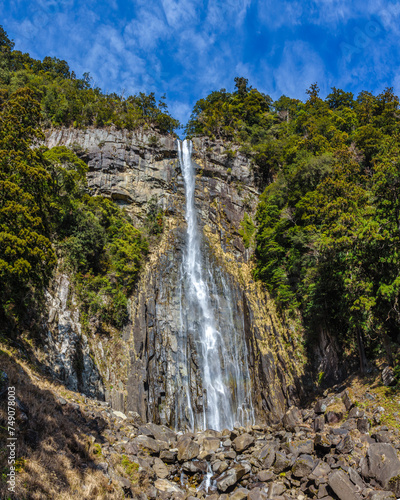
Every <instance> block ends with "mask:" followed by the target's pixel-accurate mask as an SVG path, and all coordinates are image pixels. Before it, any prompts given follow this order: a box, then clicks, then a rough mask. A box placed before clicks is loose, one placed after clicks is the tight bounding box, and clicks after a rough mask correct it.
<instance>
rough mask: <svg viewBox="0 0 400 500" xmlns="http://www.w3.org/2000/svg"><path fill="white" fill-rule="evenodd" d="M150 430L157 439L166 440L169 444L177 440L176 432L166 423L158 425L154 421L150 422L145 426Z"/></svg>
mask: <svg viewBox="0 0 400 500" xmlns="http://www.w3.org/2000/svg"><path fill="white" fill-rule="evenodd" d="M143 427H145V428H146V429H148V431H149V432H150V435H151V436H152V437H154V439H156V440H157V441H165V442H167V443H168V444H169V445H172V444H174V443H175V441H176V433H175V432H174V431H172V430H171V429H169V428H168V427H166V426H165V425H156V424H153V423H148V424H146V425H145V426H143Z"/></svg>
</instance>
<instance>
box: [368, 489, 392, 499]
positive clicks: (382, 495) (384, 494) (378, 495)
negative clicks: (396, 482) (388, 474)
mask: <svg viewBox="0 0 400 500" xmlns="http://www.w3.org/2000/svg"><path fill="white" fill-rule="evenodd" d="M368 498H369V500H396V495H395V494H394V493H393V492H392V491H373V492H372V494H371V495H370V496H369V497H368Z"/></svg>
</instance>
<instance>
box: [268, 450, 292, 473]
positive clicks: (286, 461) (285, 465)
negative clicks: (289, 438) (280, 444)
mask: <svg viewBox="0 0 400 500" xmlns="http://www.w3.org/2000/svg"><path fill="white" fill-rule="evenodd" d="M291 466H292V460H291V459H290V458H288V457H287V456H286V453H284V452H283V451H277V452H276V456H275V463H274V467H273V469H274V472H275V473H276V474H280V473H281V472H283V471H285V470H286V469H289V467H291Z"/></svg>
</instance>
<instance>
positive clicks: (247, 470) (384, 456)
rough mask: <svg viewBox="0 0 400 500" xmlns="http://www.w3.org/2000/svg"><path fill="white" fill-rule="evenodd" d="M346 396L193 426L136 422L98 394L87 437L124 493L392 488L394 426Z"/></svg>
mask: <svg viewBox="0 0 400 500" xmlns="http://www.w3.org/2000/svg"><path fill="white" fill-rule="evenodd" d="M339 403H340V404H339ZM354 403H355V402H354V401H353V400H352V398H351V397H350V395H349V393H348V392H347V391H344V392H342V393H341V394H339V395H338V394H336V395H330V396H327V397H326V398H324V399H321V400H319V401H317V403H316V405H315V406H314V407H313V408H312V409H306V410H299V409H298V408H295V407H292V408H290V409H289V410H288V411H287V413H286V414H285V415H284V417H283V419H282V422H280V423H279V424H275V425H270V426H257V425H254V426H252V427H250V428H248V429H244V428H242V427H236V428H235V429H233V430H228V429H225V430H223V431H222V432H217V431H214V430H205V431H201V432H196V433H191V432H188V433H179V432H178V433H176V432H174V431H172V430H171V429H169V428H167V427H165V426H162V425H155V424H152V423H147V424H143V423H141V422H140V421H139V419H138V416H137V415H135V414H130V415H129V416H125V415H123V414H121V413H119V412H114V411H113V410H112V409H110V408H108V407H107V406H105V403H102V405H103V406H102V408H98V409H96V412H99V416H100V415H101V418H102V419H103V421H105V422H108V425H107V428H105V429H104V430H103V431H102V432H100V433H99V434H98V435H97V437H96V438H95V439H96V442H98V443H100V446H101V453H102V457H103V458H104V465H103V468H104V473H105V474H107V475H108V476H109V478H110V480H112V481H117V482H119V483H120V485H121V487H122V488H123V489H124V492H125V495H126V498H137V499H143V500H144V499H147V498H149V499H195V498H209V499H210V500H228V499H232V500H241V499H249V500H262V499H282V500H284V499H286V500H290V499H297V500H305V499H307V498H315V499H320V500H330V499H333V500H335V499H336V500H337V499H339V500H363V499H368V500H389V499H392V500H393V499H396V498H399V497H400V460H399V458H398V454H399V450H400V435H399V434H400V433H399V432H398V431H397V430H395V429H392V430H390V429H389V428H388V427H386V426H383V425H380V424H379V422H380V419H381V416H382V411H383V409H382V408H380V407H375V406H374V405H373V404H372V405H371V407H370V408H369V409H368V410H367V411H366V410H363V409H361V408H360V406H357V404H354ZM98 405H99V406H100V403H98ZM335 407H336V408H338V407H342V408H343V411H339V410H338V409H336V411H335ZM332 408H333V409H332ZM96 412H94V413H93V416H95V414H96ZM135 417H136V418H135ZM371 425H372V427H371ZM115 454H120V455H123V456H124V457H126V459H127V460H128V461H129V463H133V464H137V474H136V476H135V478H131V480H128V479H126V478H122V477H120V476H118V475H117V474H116V473H115V472H114V471H113V469H112V466H111V465H110V464H111V463H112V460H111V458H112V456H114V457H115Z"/></svg>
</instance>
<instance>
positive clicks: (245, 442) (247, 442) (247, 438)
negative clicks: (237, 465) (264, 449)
mask: <svg viewBox="0 0 400 500" xmlns="http://www.w3.org/2000/svg"><path fill="white" fill-rule="evenodd" d="M253 443H254V437H253V436H251V435H250V434H247V432H245V433H244V434H242V435H240V436H238V437H237V438H236V439H234V441H233V443H232V445H233V448H234V449H235V450H236V451H237V452H238V453H241V452H242V451H244V450H247V448H249V446H251V445H252V444H253Z"/></svg>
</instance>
